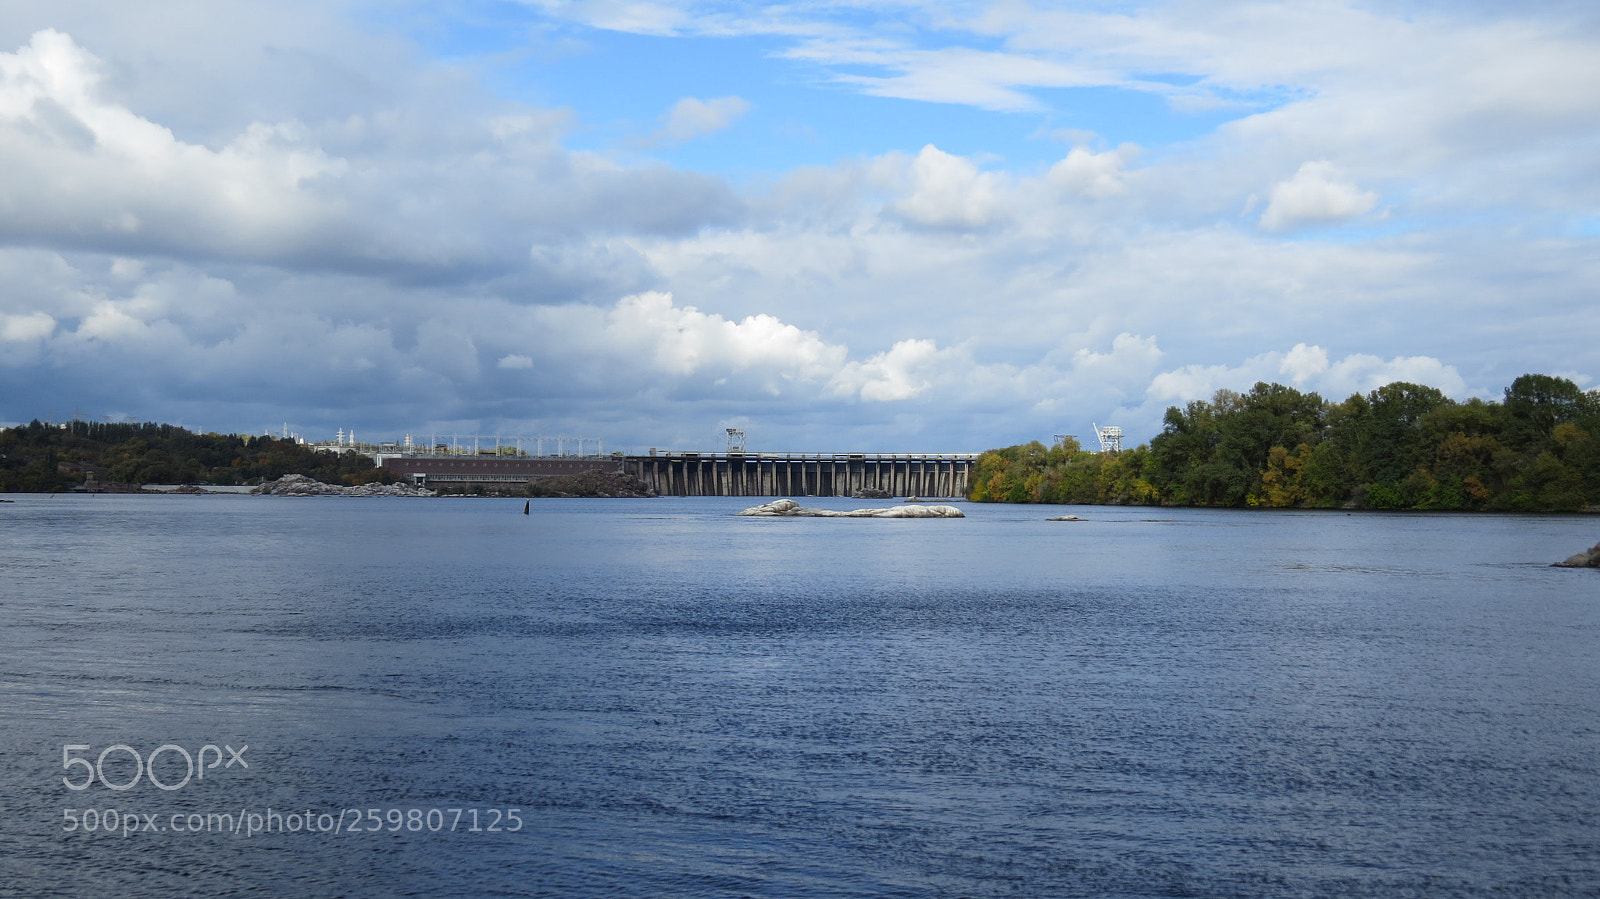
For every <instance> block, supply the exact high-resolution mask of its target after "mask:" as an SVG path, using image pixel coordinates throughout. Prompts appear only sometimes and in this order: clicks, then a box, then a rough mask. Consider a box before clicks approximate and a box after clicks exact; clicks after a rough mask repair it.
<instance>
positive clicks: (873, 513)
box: [739, 499, 967, 518]
mask: <svg viewBox="0 0 1600 899" xmlns="http://www.w3.org/2000/svg"><path fill="white" fill-rule="evenodd" d="M739 514H740V515H750V516H755V517H764V518H779V517H782V518H966V517H967V516H966V515H965V514H963V513H962V511H961V510H960V509H957V508H956V507H955V506H925V505H923V506H890V507H888V508H886V509H854V510H852V511H849V512H840V511H837V510H834V509H808V508H806V507H805V506H802V505H800V504H799V503H797V502H795V501H794V500H792V499H779V500H773V501H772V502H770V503H762V504H761V505H759V506H752V507H750V508H748V509H746V510H744V511H743V512H740V513H739Z"/></svg>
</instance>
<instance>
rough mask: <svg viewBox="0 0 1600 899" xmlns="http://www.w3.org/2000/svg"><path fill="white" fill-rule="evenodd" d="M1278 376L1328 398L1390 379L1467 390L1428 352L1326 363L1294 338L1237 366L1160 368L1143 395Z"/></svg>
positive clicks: (1194, 393)
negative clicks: (1282, 348)
mask: <svg viewBox="0 0 1600 899" xmlns="http://www.w3.org/2000/svg"><path fill="white" fill-rule="evenodd" d="M1281 375H1289V376H1290V378H1291V380H1293V382H1294V386H1295V387H1297V388H1298V389H1300V390H1304V391H1314V392H1317V393H1319V394H1321V395H1322V397H1323V398H1324V399H1329V400H1334V401H1339V400H1343V399H1344V398H1346V397H1348V396H1350V395H1351V394H1356V393H1361V394H1365V393H1369V392H1371V391H1373V390H1375V389H1377V388H1379V387H1382V386H1383V385H1385V384H1390V383H1393V382H1395V381H1408V382H1411V383H1414V384H1425V385H1427V386H1430V387H1437V388H1439V390H1441V391H1443V392H1444V393H1445V395H1447V396H1452V397H1456V398H1461V399H1464V398H1466V396H1467V395H1468V388H1467V383H1466V381H1465V379H1463V378H1462V377H1461V374H1460V372H1458V371H1456V369H1455V366H1452V365H1447V364H1445V363H1444V362H1441V361H1440V360H1438V359H1435V358H1432V357H1429V356H1396V357H1394V358H1391V359H1387V360H1386V359H1382V358H1380V357H1378V356H1372V355H1368V354H1364V353H1352V354H1350V355H1348V356H1345V357H1344V358H1342V359H1339V360H1338V361H1336V362H1331V363H1330V362H1329V357H1328V352H1327V351H1326V350H1324V349H1323V348H1322V347H1319V346H1308V345H1306V344H1304V343H1299V344H1295V346H1294V348H1293V349H1291V350H1289V351H1288V352H1287V353H1279V352H1270V353H1263V354H1261V355H1259V356H1252V357H1250V358H1249V359H1246V360H1245V361H1244V362H1242V363H1240V364H1239V365H1232V366H1230V365H1186V366H1183V367H1182V368H1179V369H1174V370H1172V371H1166V372H1162V373H1161V374H1159V375H1157V376H1155V377H1154V378H1153V379H1151V381H1150V387H1149V390H1148V391H1147V392H1146V399H1147V402H1150V403H1161V404H1166V403H1183V402H1188V401H1190V400H1199V399H1209V398H1210V397H1211V395H1212V394H1214V393H1216V391H1217V390H1219V389H1223V388H1226V389H1229V390H1237V391H1239V392H1241V393H1242V392H1244V391H1246V390H1248V389H1249V388H1250V387H1251V386H1252V385H1254V384H1255V383H1256V382H1258V381H1275V380H1277V378H1278V376H1281Z"/></svg>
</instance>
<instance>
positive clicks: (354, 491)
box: [250, 474, 433, 496]
mask: <svg viewBox="0 0 1600 899" xmlns="http://www.w3.org/2000/svg"><path fill="white" fill-rule="evenodd" d="M250 492H251V493H254V494H257V495H259V496H433V491H432V490H423V489H422V488H420V487H413V486H411V485H410V484H362V485H361V486H360V487H340V486H337V485H335V484H324V483H322V482H321V481H318V480H314V479H312V478H308V477H306V476H305V475H303V474H286V475H284V476H283V477H281V478H279V479H277V480H276V481H273V482H271V483H269V484H262V485H261V486H260V487H257V488H256V489H254V490H252V491H250Z"/></svg>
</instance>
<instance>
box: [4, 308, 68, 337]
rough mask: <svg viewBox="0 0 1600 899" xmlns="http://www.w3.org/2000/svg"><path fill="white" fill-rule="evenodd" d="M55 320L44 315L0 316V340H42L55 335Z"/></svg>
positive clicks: (34, 313) (36, 313)
mask: <svg viewBox="0 0 1600 899" xmlns="http://www.w3.org/2000/svg"><path fill="white" fill-rule="evenodd" d="M55 330H56V320H55V319H54V318H52V317H50V316H49V315H47V314H46V313H43V312H33V313H29V314H27V315H4V314H0V340H11V341H19V342H20V341H26V340H44V339H45V338H47V337H49V336H50V335H51V334H53V333H55Z"/></svg>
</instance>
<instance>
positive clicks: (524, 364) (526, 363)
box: [495, 353, 533, 371]
mask: <svg viewBox="0 0 1600 899" xmlns="http://www.w3.org/2000/svg"><path fill="white" fill-rule="evenodd" d="M495 367H496V368H500V369H504V370H505V371H523V370H526V369H530V368H533V358H532V357H531V356H524V355H522V354H521V353H507V354H506V355H504V356H501V357H500V361H499V362H497V363H495Z"/></svg>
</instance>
